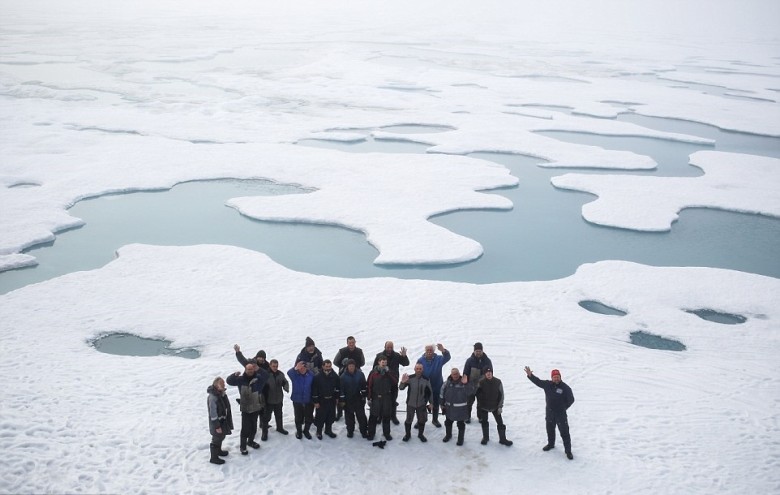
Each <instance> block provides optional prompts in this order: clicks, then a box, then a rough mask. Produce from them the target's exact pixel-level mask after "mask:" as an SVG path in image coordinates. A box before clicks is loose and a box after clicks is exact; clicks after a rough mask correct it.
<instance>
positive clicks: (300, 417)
mask: <svg viewBox="0 0 780 495" xmlns="http://www.w3.org/2000/svg"><path fill="white" fill-rule="evenodd" d="M293 411H294V412H295V429H296V430H297V431H302V430H301V427H305V428H306V430H308V429H309V427H310V426H311V424H312V422H313V420H314V419H313V416H314V404H312V403H311V402H309V403H308V404H303V403H302V402H293Z"/></svg>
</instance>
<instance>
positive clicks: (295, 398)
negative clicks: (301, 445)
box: [287, 361, 314, 440]
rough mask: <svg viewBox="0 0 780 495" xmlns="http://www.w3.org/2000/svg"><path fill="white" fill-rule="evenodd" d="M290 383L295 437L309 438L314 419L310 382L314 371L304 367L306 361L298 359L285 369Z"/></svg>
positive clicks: (312, 379)
mask: <svg viewBox="0 0 780 495" xmlns="http://www.w3.org/2000/svg"><path fill="white" fill-rule="evenodd" d="M287 376H289V377H290V382H291V383H292V393H291V394H290V400H291V401H292V403H293V411H294V412H295V438H297V439H298V440H300V439H301V437H306V438H308V439H309V440H311V433H310V432H309V429H310V428H311V424H312V422H313V421H314V403H313V402H312V401H311V384H312V382H313V381H314V373H313V372H312V371H310V370H309V369H308V368H307V367H306V363H304V362H303V361H298V362H297V363H295V366H294V367H293V368H290V369H289V370H288V371H287Z"/></svg>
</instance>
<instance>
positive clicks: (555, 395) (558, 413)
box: [525, 366, 574, 460]
mask: <svg viewBox="0 0 780 495" xmlns="http://www.w3.org/2000/svg"><path fill="white" fill-rule="evenodd" d="M525 374H526V375H527V376H528V379H529V380H531V381H532V382H533V383H534V385H536V386H537V387H539V388H541V389H542V390H544V396H545V399H546V402H547V408H546V410H545V420H546V422H547V445H545V446H544V447H542V450H544V451H545V452H547V451H548V450H551V449H554V448H555V426H556V425H557V426H558V431H559V432H560V433H561V438H562V439H563V448H564V450H565V451H566V457H568V458H569V459H570V460H571V459H574V455H573V454H572V453H571V437H570V436H569V418H568V416H567V414H566V410H567V409H569V408H570V407H571V405H572V404H574V394H573V393H572V391H571V387H569V386H568V385H566V384H565V383H563V381H562V380H561V372H560V371H558V370H552V371H551V372H550V378H551V379H550V380H540V379H539V378H537V377H536V376H534V372H533V371H531V368H529V367H528V366H526V367H525Z"/></svg>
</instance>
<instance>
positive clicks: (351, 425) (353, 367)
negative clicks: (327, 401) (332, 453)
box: [340, 359, 368, 438]
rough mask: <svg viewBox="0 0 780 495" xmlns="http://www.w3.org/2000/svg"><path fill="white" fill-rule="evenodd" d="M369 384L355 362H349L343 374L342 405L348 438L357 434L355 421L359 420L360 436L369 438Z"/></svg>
mask: <svg viewBox="0 0 780 495" xmlns="http://www.w3.org/2000/svg"><path fill="white" fill-rule="evenodd" d="M367 387H368V384H367V383H366V376H365V375H364V374H363V372H362V371H361V370H360V368H358V367H357V363H355V361H354V360H352V359H349V360H347V366H346V371H345V372H344V373H342V374H341V397H340V403H342V404H343V406H342V407H343V408H344V423H346V425H347V438H352V437H353V436H354V434H355V420H356V419H357V423H358V428H359V429H360V435H361V436H362V437H363V438H366V437H368V419H367V418H366V394H367V393H368V390H367Z"/></svg>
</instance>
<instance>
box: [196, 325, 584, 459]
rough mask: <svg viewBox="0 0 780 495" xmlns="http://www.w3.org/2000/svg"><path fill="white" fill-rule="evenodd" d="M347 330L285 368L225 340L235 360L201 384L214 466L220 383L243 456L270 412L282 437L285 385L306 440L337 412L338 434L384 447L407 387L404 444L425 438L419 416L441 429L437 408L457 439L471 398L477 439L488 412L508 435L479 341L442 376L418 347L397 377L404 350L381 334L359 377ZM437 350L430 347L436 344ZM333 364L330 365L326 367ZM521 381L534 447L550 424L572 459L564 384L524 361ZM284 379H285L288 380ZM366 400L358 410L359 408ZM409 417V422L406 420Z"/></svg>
mask: <svg viewBox="0 0 780 495" xmlns="http://www.w3.org/2000/svg"><path fill="white" fill-rule="evenodd" d="M356 344H357V343H356V340H355V338H354V337H352V336H350V337H348V338H347V345H346V346H345V347H342V348H341V349H339V351H338V352H337V353H336V356H335V357H334V359H333V361H331V360H330V359H323V357H322V352H321V351H320V350H319V349H318V348H317V346H316V345H315V343H314V340H312V339H311V338H310V337H306V342H305V345H304V347H303V348H302V349H301V352H300V353H299V354H298V356H297V357H296V359H295V365H294V366H293V367H292V368H290V369H289V370H288V371H287V373H286V374H285V373H283V372H281V371H279V362H278V361H277V360H276V359H271V360H270V361H266V353H265V351H263V350H261V351H259V352H258V353H257V354H256V355H255V357H254V358H251V359H247V358H246V357H245V356H244V354H243V353H242V352H241V348H240V347H239V346H238V344H236V345H234V346H233V349H234V351H235V353H236V359H237V360H238V362H239V363H241V364H242V365H243V366H244V371H243V372H241V371H237V372H235V373H233V374H231V375H229V376H228V377H227V379H226V380H223V379H222V378H221V377H217V378H215V379H214V381H213V382H212V384H211V386H209V387H208V389H207V392H208V400H207V406H208V414H209V431H210V433H211V446H210V451H211V459H210V462H211V463H213V464H223V463H224V462H225V460H224V459H222V457H225V456H227V455H228V452H227V451H226V450H223V449H222V442H223V441H224V439H225V437H226V436H227V435H230V434H231V433H232V431H233V429H234V426H233V417H232V412H231V407H230V401H229V400H228V397H227V392H226V386H227V385H231V386H235V387H237V388H238V393H239V397H238V398H237V399H236V401H237V402H238V403H239V406H240V410H241V431H240V451H241V454H242V455H248V453H249V451H248V448H249V447H251V448H253V449H258V448H260V444H259V443H257V442H256V441H255V437H256V436H257V432H258V426H259V430H260V440H261V441H265V440H267V439H268V430H269V428H270V423H271V418H272V417H275V420H276V431H277V432H278V433H280V434H282V435H287V434H289V432H288V431H287V430H285V429H284V426H283V419H282V414H283V413H282V408H283V402H284V394H285V393H290V400H291V401H292V404H293V413H294V417H295V437H296V438H297V439H299V440H300V439H302V438H304V437H305V438H307V439H309V440H311V439H312V434H311V427H312V425H314V426H315V428H316V429H315V435H316V436H317V438H318V439H320V440H322V439H323V434H324V435H326V436H328V437H330V438H336V436H337V435H336V433H334V431H333V423H334V422H336V421H339V420H340V419H341V418H342V417H343V418H344V422H345V425H346V430H347V437H348V438H352V437H354V436H355V431H356V430H357V432H358V433H359V434H360V436H361V437H362V438H365V439H366V440H368V441H371V442H373V445H374V446H376V447H380V448H384V446H385V445H386V442H388V441H390V440H392V438H393V437H392V431H391V423H392V424H396V425H398V424H400V421H399V420H398V415H397V407H398V394H399V391H401V390H406V391H407V396H406V418H405V421H404V436H403V438H402V440H403V441H404V442H408V441H409V440H410V439H411V437H412V429H413V428H414V429H415V430H416V435H417V438H418V439H419V440H420V441H421V442H427V441H428V439H427V438H426V436H425V425H426V423H427V422H428V417H429V414H430V415H431V416H432V421H431V424H432V425H433V426H435V427H437V428H441V426H442V424H441V422H439V413H440V412H441V414H442V415H443V417H444V429H445V434H444V437H443V438H442V441H444V442H449V441H450V440H452V438H453V425H455V426H456V427H457V439H456V441H455V443H456V445H459V446H460V445H463V443H464V436H465V431H466V425H467V424H469V423H470V422H471V416H472V412H473V407H474V403H475V402H476V405H477V418H478V420H479V422H480V424H481V426H482V441H481V444H482V445H486V444H487V443H488V442H489V441H490V424H489V416H490V415H491V414H492V415H493V418H494V420H495V423H496V432H497V434H498V438H499V443H500V444H501V445H505V446H507V447H509V446H511V445H512V441H511V440H508V439H507V437H506V425H505V424H504V421H503V418H502V417H501V413H502V410H503V407H504V388H503V385H502V383H501V380H500V379H499V378H497V377H495V376H494V375H493V363H492V362H491V360H490V358H489V357H488V356H487V355H486V354H485V352H484V349H483V346H482V344H481V343H480V342H477V343H475V344H474V351H473V353H472V354H471V356H469V358H468V359H467V360H466V363H465V365H464V366H463V373H462V374H461V372H460V370H459V369H458V368H452V369H451V370H450V373H449V376H448V377H447V378H446V380H445V379H444V377H443V375H442V370H443V368H444V365H445V364H446V363H448V362H449V361H450V359H451V355H450V352H449V351H448V350H447V349H446V348H445V347H444V346H443V345H442V344H436V346H435V347H434V345H433V344H429V345H426V346H425V352H424V353H423V355H422V356H420V358H419V359H418V360H417V362H416V363H415V365H414V374H411V375H410V374H408V373H404V374H403V375H400V376H399V372H400V367H401V366H409V364H410V361H409V357H408V356H407V352H406V348H405V347H401V350H400V352H398V351H396V350H395V347H394V344H393V342H392V341H387V342H385V346H384V349H383V350H382V351H381V352H379V353H378V354H377V355H376V357H375V358H374V362H373V365H372V368H371V372H370V373H369V374H368V377H366V376H365V374H364V373H363V371H362V370H361V368H362V367H363V366H365V364H366V360H365V357H364V355H363V351H362V349H360V348H359V347H357V345H356ZM437 350H438V351H439V352H438V353H437V352H436V351H437ZM334 364H335V366H336V367H337V368H338V371H336V370H334V369H333V366H334ZM525 372H526V375H527V377H528V379H529V380H530V381H531V382H533V383H534V384H535V385H536V386H538V387H540V388H542V389H543V390H544V392H545V398H546V404H547V407H546V414H545V420H546V424H547V444H546V445H545V446H544V447H543V449H542V450H544V451H549V450H551V449H553V448H554V447H555V439H556V434H555V430H556V427H557V429H558V431H559V432H560V435H561V438H562V439H563V446H564V449H565V453H566V456H567V457H568V458H569V459H573V458H574V456H573V455H572V452H571V438H570V436H569V425H568V418H567V413H566V411H567V409H568V408H569V407H571V405H572V404H573V403H574V395H573V393H572V391H571V388H570V387H569V386H568V385H566V384H565V383H564V382H563V381H562V380H561V374H560V372H559V371H558V370H552V372H551V380H541V379H539V378H538V377H536V376H535V375H534V374H533V371H531V369H530V368H529V367H527V366H526V367H525ZM291 384H292V387H290V385H291ZM366 406H368V416H367V415H366ZM415 420H416V421H415ZM380 424H381V427H382V436H383V437H384V440H378V441H374V440H375V439H376V435H377V427H378V426H379V425H380Z"/></svg>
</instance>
